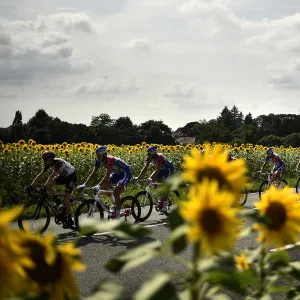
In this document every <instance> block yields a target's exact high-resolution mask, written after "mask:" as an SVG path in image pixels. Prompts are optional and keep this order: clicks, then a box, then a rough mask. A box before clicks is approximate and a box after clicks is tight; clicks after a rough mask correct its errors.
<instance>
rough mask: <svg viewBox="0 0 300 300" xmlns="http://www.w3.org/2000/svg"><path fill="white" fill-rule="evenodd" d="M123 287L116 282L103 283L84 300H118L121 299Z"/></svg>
mask: <svg viewBox="0 0 300 300" xmlns="http://www.w3.org/2000/svg"><path fill="white" fill-rule="evenodd" d="M123 289H124V288H123V286H122V285H121V284H120V283H118V282H113V281H104V282H103V283H101V284H100V285H99V286H98V287H97V288H96V289H95V290H94V291H93V292H92V293H91V294H90V295H89V296H88V297H84V299H85V300H98V299H105V300H119V299H122V298H123V297H122V293H123Z"/></svg>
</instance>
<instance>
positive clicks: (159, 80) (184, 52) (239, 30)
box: [0, 0, 300, 129]
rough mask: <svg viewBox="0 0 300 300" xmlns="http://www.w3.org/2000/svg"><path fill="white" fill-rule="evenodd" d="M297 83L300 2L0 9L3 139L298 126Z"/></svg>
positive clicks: (68, 2)
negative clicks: (160, 126)
mask: <svg viewBox="0 0 300 300" xmlns="http://www.w3.org/2000/svg"><path fill="white" fill-rule="evenodd" d="M299 71H300V1H299V0H286V1H282V0H61V1H59V0H51V1H49V0H47V1H44V0H27V1H26V0H23V1H22V0H7V1H5V0H4V1H1V2H0V127H6V126H9V125H10V124H11V123H12V121H13V118H14V114H15V111H16V110H21V112H22V115H23V122H27V121H28V119H29V118H30V117H32V116H33V115H34V114H35V112H36V111H37V110H38V109H40V108H43V109H45V111H46V112H47V113H48V114H50V115H51V116H53V117H59V118H60V119H62V120H64V121H68V122H71V123H84V124H87V125H88V124H89V123H90V121H91V119H92V116H97V115H99V114H101V113H107V114H109V115H110V116H111V117H112V118H118V117H120V116H129V117H130V118H131V120H132V121H133V122H134V123H135V124H140V123H142V122H144V121H146V120H149V119H155V120H162V121H163V122H164V123H165V124H167V125H169V126H170V127H171V128H172V129H176V128H178V127H180V126H183V125H185V124H186V123H187V122H191V121H198V120H202V119H206V120H209V119H211V118H215V117H217V116H218V115H219V114H220V112H221V110H222V109H223V108H224V106H225V105H227V106H228V107H229V108H231V107H232V106H233V105H236V106H237V107H238V108H239V110H241V111H242V112H243V113H245V114H246V113H248V112H251V113H252V114H253V115H254V116H257V115H259V114H269V113H297V114H298V113H299V109H300V101H299V96H300V76H299V75H300V74H299Z"/></svg>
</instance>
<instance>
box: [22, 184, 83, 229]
mask: <svg viewBox="0 0 300 300" xmlns="http://www.w3.org/2000/svg"><path fill="white" fill-rule="evenodd" d="M23 190H24V191H26V192H27V193H28V195H29V196H30V198H31V200H30V201H29V202H28V203H27V204H25V207H24V212H23V213H22V215H21V216H20V217H19V218H18V226H19V229H21V230H25V226H24V223H25V222H27V223H28V222H29V221H31V220H32V221H33V223H36V222H38V221H41V222H42V223H44V222H45V223H44V225H42V226H38V230H37V231H34V230H32V228H31V226H30V228H31V231H33V232H36V233H44V232H45V231H46V230H47V229H48V227H49V224H50V221H51V211H52V213H53V215H54V222H55V223H56V224H57V225H61V224H63V225H65V222H66V213H65V206H64V204H63V196H64V194H63V193H55V194H54V198H55V202H52V201H51V200H50V198H49V196H48V195H47V193H46V188H45V187H41V188H31V189H28V188H27V189H26V188H24V189H23ZM34 193H35V194H34ZM37 199H38V201H37V202H36V200H37ZM82 201H83V199H82V197H71V198H70V203H71V209H72V214H71V216H72V217H74V215H75V211H76V209H77V206H78V202H82ZM33 206H36V207H33ZM68 228H69V229H72V230H76V227H75V226H70V227H68ZM65 229H67V228H65Z"/></svg>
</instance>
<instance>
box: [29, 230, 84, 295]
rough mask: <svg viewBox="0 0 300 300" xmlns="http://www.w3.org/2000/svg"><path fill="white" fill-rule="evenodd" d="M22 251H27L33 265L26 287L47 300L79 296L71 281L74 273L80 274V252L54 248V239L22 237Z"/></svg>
mask: <svg viewBox="0 0 300 300" xmlns="http://www.w3.org/2000/svg"><path fill="white" fill-rule="evenodd" d="M25 234H27V236H25V237H24V239H23V247H25V248H27V249H29V256H30V258H31V259H32V261H33V263H34V264H35V267H34V268H27V269H26V272H27V276H28V279H29V280H28V286H30V291H31V292H32V293H35V294H40V293H46V294H47V295H49V299H53V300H54V299H55V300H56V299H57V300H64V299H65V294H67V295H68V296H69V297H70V298H72V297H78V296H79V289H78V286H77V284H76V281H75V279H74V277H73V273H72V272H73V270H78V271H82V270H84V265H83V264H81V262H80V250H79V249H74V245H73V244H67V245H59V246H55V236H54V235H48V236H39V235H33V234H31V233H25Z"/></svg>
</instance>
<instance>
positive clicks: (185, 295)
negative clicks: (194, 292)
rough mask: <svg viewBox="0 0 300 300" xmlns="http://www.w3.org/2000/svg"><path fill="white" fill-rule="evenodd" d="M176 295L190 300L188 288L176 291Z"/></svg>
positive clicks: (184, 299) (181, 298)
mask: <svg viewBox="0 0 300 300" xmlns="http://www.w3.org/2000/svg"><path fill="white" fill-rule="evenodd" d="M178 297H179V299H180V300H191V299H192V297H191V292H190V290H188V289H185V290H183V291H180V292H179V293H178Z"/></svg>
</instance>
